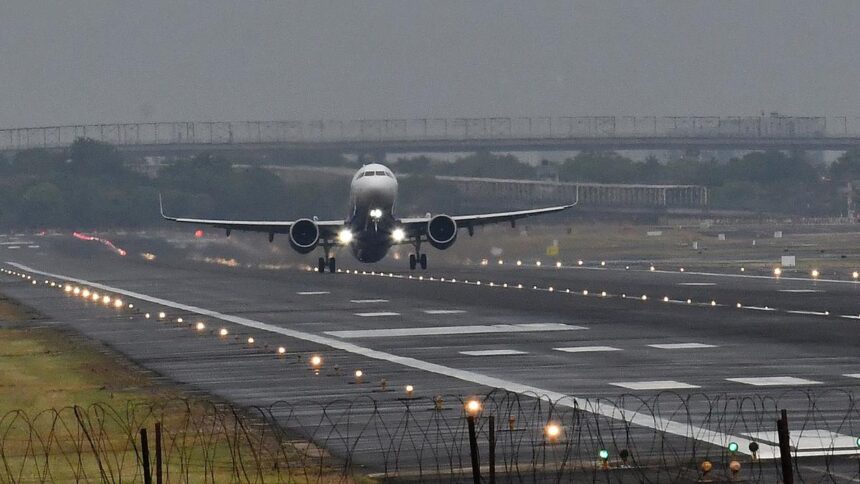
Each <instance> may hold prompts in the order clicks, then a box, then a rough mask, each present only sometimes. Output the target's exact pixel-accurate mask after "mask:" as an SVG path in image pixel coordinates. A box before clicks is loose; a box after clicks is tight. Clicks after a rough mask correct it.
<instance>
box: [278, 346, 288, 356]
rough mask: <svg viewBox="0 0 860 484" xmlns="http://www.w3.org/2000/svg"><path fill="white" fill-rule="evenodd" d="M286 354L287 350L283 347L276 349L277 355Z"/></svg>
mask: <svg viewBox="0 0 860 484" xmlns="http://www.w3.org/2000/svg"><path fill="white" fill-rule="evenodd" d="M286 353H287V349H286V348H284V347H283V346H279V347H278V354H279V355H284V354H286Z"/></svg>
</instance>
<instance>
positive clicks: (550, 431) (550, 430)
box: [544, 423, 561, 442]
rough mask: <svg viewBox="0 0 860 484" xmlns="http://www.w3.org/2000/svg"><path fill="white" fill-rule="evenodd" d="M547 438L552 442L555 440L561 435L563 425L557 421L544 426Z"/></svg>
mask: <svg viewBox="0 0 860 484" xmlns="http://www.w3.org/2000/svg"><path fill="white" fill-rule="evenodd" d="M544 434H545V435H546V439H547V440H549V441H550V442H555V441H556V440H558V438H559V437H560V436H561V427H560V426H559V425H558V424H556V423H551V424H547V426H546V427H545V428H544Z"/></svg>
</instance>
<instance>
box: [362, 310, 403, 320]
mask: <svg viewBox="0 0 860 484" xmlns="http://www.w3.org/2000/svg"><path fill="white" fill-rule="evenodd" d="M355 315H356V316H361V317H362V318H384V317H388V316H400V313H395V312H391V311H378V312H375V313H355Z"/></svg>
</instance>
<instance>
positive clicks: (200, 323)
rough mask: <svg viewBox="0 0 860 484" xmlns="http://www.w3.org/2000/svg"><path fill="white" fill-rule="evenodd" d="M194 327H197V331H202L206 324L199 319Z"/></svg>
mask: <svg viewBox="0 0 860 484" xmlns="http://www.w3.org/2000/svg"><path fill="white" fill-rule="evenodd" d="M196 327H197V331H203V330H204V329H206V324H204V323H203V321H200V322H198V323H197V326H196Z"/></svg>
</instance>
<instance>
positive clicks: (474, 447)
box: [466, 415, 481, 484]
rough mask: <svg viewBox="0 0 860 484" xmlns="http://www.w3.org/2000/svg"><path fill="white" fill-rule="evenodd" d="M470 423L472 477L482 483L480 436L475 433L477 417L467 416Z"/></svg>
mask: <svg viewBox="0 0 860 484" xmlns="http://www.w3.org/2000/svg"><path fill="white" fill-rule="evenodd" d="M466 422H468V423H469V453H470V454H471V455H472V479H473V480H474V481H475V484H481V460H480V458H479V457H478V436H477V434H475V417H474V416H472V415H469V416H468V417H466Z"/></svg>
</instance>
